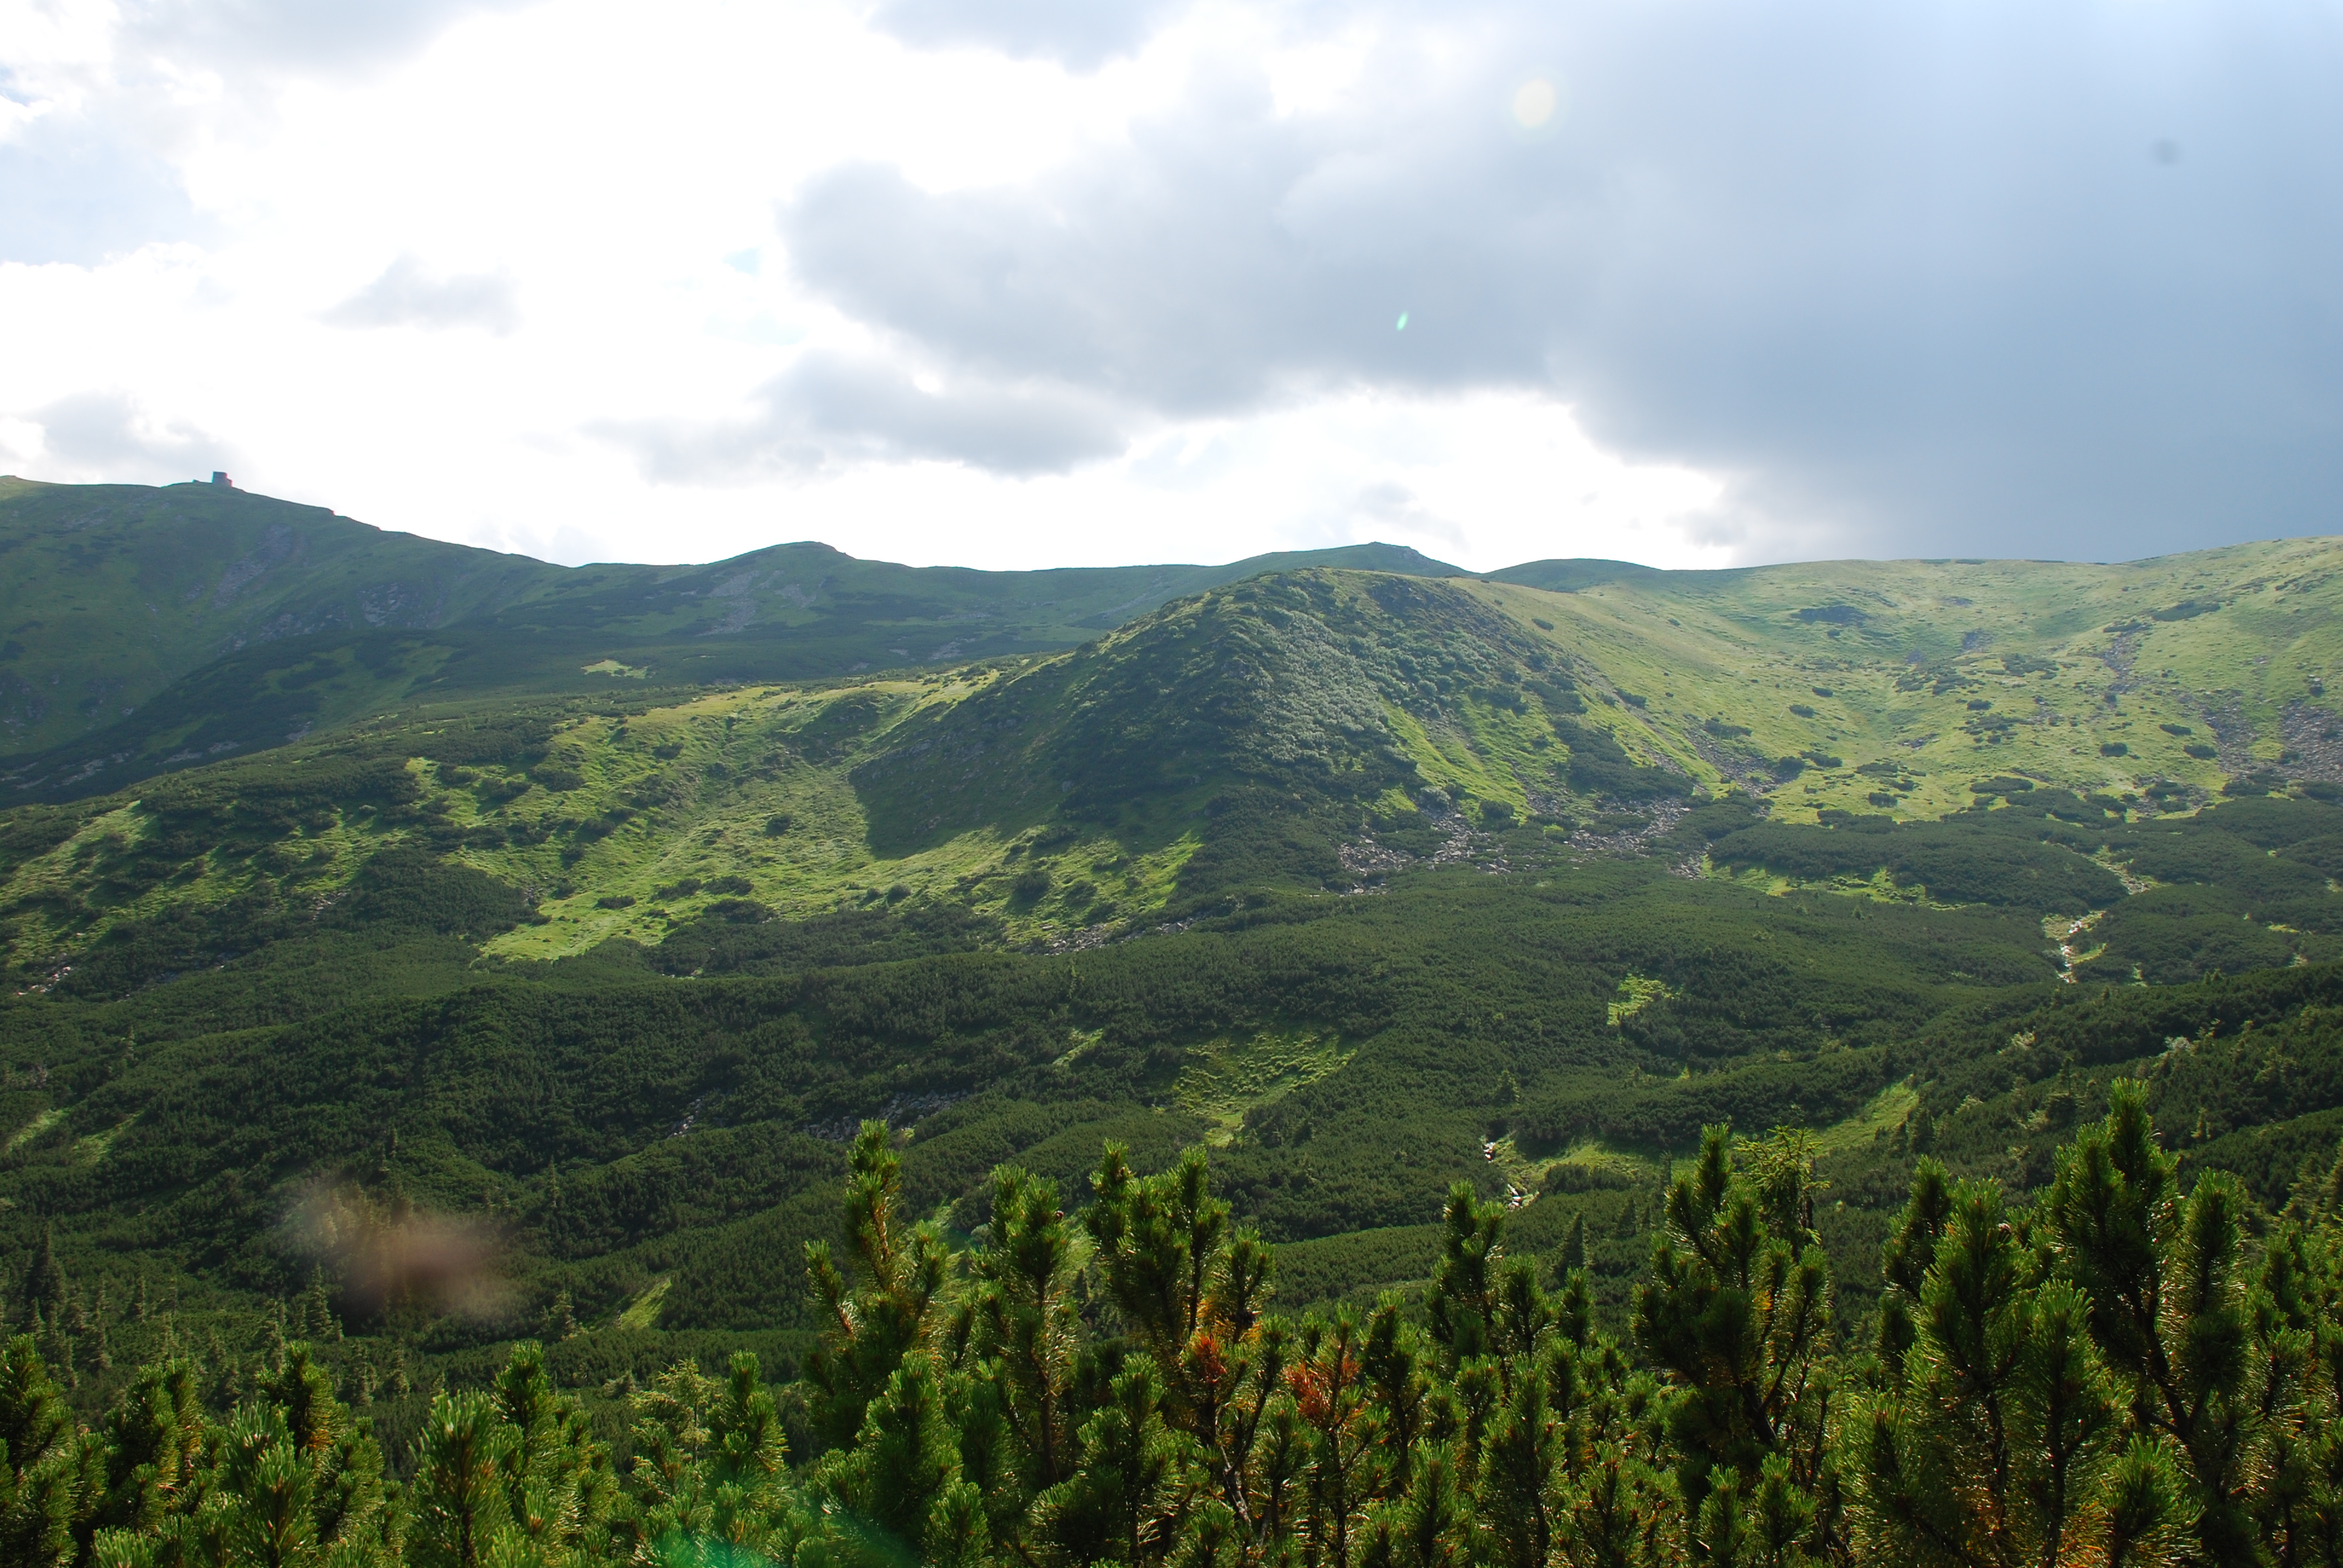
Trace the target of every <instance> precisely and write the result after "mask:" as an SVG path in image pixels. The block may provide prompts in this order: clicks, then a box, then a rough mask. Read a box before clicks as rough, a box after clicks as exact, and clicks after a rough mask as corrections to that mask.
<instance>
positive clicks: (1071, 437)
mask: <svg viewBox="0 0 2343 1568" xmlns="http://www.w3.org/2000/svg"><path fill="white" fill-rule="evenodd" d="M756 404H757V407H756V410H755V412H754V413H753V414H752V415H751V416H750V417H747V418H744V419H740V420H736V421H730V422H716V423H711V422H702V421H690V422H682V421H652V422H640V421H639V422H608V423H605V424H603V425H600V426H598V427H595V428H594V429H593V430H592V431H591V432H590V433H591V434H594V435H597V436H599V437H603V438H605V439H608V440H613V441H616V442H618V444H620V445H622V446H624V447H628V448H630V449H631V450H632V451H633V452H634V453H635V455H636V457H637V459H638V460H639V462H640V463H641V464H642V467H643V469H644V471H645V472H646V473H647V474H649V476H650V477H652V478H653V479H656V480H659V481H662V482H668V483H687V484H705V483H718V484H723V483H737V482H739V481H742V480H746V479H750V478H753V477H758V476H759V475H761V474H766V473H770V472H774V471H799V472H809V471H813V470H818V469H822V468H831V467H842V466H847V465H851V464H856V463H864V462H884V461H891V460H902V459H922V458H924V459H932V460H938V461H943V462H953V463H968V464H972V465H975V466H978V467H985V468H990V469H993V470H996V471H998V472H1001V473H1008V474H1020V475H1031V474H1042V473H1055V472H1062V471H1063V470H1065V469H1068V468H1071V467H1075V466H1076V465H1078V464H1080V463H1082V462H1086V461H1090V460H1092V459H1095V458H1099V457H1111V456H1112V455H1114V454H1115V453H1117V452H1120V451H1121V449H1122V447H1123V445H1124V441H1125V437H1124V435H1123V433H1122V429H1121V423H1120V422H1119V420H1118V418H1117V417H1116V414H1115V411H1114V410H1113V409H1112V408H1111V407H1109V406H1108V405H1106V404H1105V403H1103V402H1102V401H1101V399H1099V398H1097V397H1090V396H1086V395H1084V394H1082V393H1080V392H1076V391H1069V390H1067V389H1066V388H1064V387H1055V386H1050V385H1030V384H1029V385H1017V384H1005V383H1001V382H981V381H980V382H969V381H965V380H963V381H961V382H960V383H958V384H955V385H953V386H951V387H948V388H946V389H944V390H941V391H938V392H929V391H925V390H923V389H921V388H920V387H919V386H918V385H917V384H916V383H915V382H914V381H912V380H911V379H910V377H907V376H906V375H904V374H903V373H902V371H901V370H900V369H899V368H897V367H891V366H888V365H883V364H880V363H878V362H876V361H873V360H870V359H867V358H850V357H842V356H839V355H831V354H809V355H806V356H805V357H802V358H800V359H799V361H798V363H797V364H796V365H795V366H794V367H791V368H790V369H789V371H788V372H787V373H786V374H784V375H782V376H780V377H777V378H775V379H774V380H773V381H771V382H769V383H768V384H767V385H766V386H765V387H763V388H761V389H760V391H759V394H758V397H757V398H756Z"/></svg>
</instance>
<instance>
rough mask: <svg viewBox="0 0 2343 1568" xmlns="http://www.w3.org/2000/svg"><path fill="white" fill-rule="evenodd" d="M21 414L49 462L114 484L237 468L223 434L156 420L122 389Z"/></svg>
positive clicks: (62, 400)
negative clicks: (31, 426)
mask: <svg viewBox="0 0 2343 1568" xmlns="http://www.w3.org/2000/svg"><path fill="white" fill-rule="evenodd" d="M19 417H21V418H24V419H26V420H29V421H30V422H32V423H33V424H35V425H38V426H39V427H41V435H42V447H43V451H42V457H43V459H44V460H45V462H47V463H51V464H54V465H57V466H61V467H63V468H64V469H66V470H70V471H72V472H74V473H76V474H88V475H94V476H96V477H101V478H104V479H106V480H110V481H114V482H116V483H125V484H126V483H131V482H140V481H143V482H147V483H161V484H168V483H170V482H172V481H174V480H178V479H192V478H198V477H202V476H204V475H205V474H206V473H208V472H210V470H212V469H213V468H227V469H229V470H231V471H233V469H234V466H235V461H236V457H235V454H234V452H233V451H232V450H231V449H230V448H229V447H227V446H226V444H225V443H224V442H222V441H221V440H220V439H219V437H216V436H213V435H211V434H210V433H208V432H206V431H205V430H203V429H200V428H198V427H196V426H194V425H189V424H186V423H185V422H182V421H172V422H168V423H159V424H158V423H157V422H156V421H154V420H152V419H149V418H147V417H146V415H145V413H144V412H143V411H142V410H141V409H140V408H139V407H138V405H137V403H136V401H135V400H134V399H133V398H131V397H129V396H128V395H127V394H126V393H122V392H116V391H92V392H76V393H75V394H73V395H72V396H71V397H60V398H58V399H57V400H56V401H55V402H54V403H50V404H48V405H46V406H45V407H39V408H35V409H31V410H29V411H27V412H25V413H24V414H22V415H20V416H19Z"/></svg>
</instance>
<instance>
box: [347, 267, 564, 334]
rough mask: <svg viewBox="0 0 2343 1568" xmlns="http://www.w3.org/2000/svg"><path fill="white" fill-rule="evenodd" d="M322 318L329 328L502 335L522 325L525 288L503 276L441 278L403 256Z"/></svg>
mask: <svg viewBox="0 0 2343 1568" xmlns="http://www.w3.org/2000/svg"><path fill="white" fill-rule="evenodd" d="M319 319H320V320H322V321H324V322H325V323H326V324H327V326H329V327H427V328H432V329H446V328H449V327H478V328H480V329H481V330H483V331H486V332H491V333H494V334H496V335H497V336H498V337H502V336H504V335H506V334H508V333H509V332H511V331H512V330H513V329H514V328H515V327H518V326H519V325H520V298H519V290H518V287H517V286H515V284H514V282H513V280H512V279H511V278H510V277H508V276H506V275H505V274H503V273H500V272H495V273H488V272H478V273H458V274H456V275H454V276H447V277H440V276H436V275H434V274H432V273H431V272H429V271H427V270H426V269H425V267H424V266H423V264H422V263H421V262H419V261H417V260H416V259H415V257H413V256H400V257H399V258H398V259H397V261H394V262H392V263H391V264H390V266H387V267H386V268H384V269H383V274H382V276H380V277H377V278H376V279H375V280H374V281H373V282H372V283H369V284H367V286H365V287H364V288H361V289H359V290H358V291H357V293H356V294H353V295H351V296H350V297H348V298H347V299H345V300H343V301H342V302H341V303H340V304H339V305H337V306H335V307H333V308H332V309H330V310H328V311H327V312H326V313H325V314H324V315H323V316H322V317H319Z"/></svg>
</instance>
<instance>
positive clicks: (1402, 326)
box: [1392, 310, 1407, 332]
mask: <svg viewBox="0 0 2343 1568" xmlns="http://www.w3.org/2000/svg"><path fill="white" fill-rule="evenodd" d="M1392 330H1393V332H1405V331H1406V330H1407V312H1406V311H1404V310H1403V311H1401V312H1400V313H1399V325H1398V326H1396V327H1393V328H1392Z"/></svg>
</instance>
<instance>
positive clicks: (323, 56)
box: [120, 0, 531, 76]
mask: <svg viewBox="0 0 2343 1568" xmlns="http://www.w3.org/2000/svg"><path fill="white" fill-rule="evenodd" d="M529 3H531V0H365V4H363V5H352V4H349V3H348V0H132V3H131V4H129V5H125V6H124V7H123V8H122V14H121V23H120V25H121V28H122V35H121V37H122V47H123V49H124V51H125V52H126V53H127V54H131V55H148V56H154V57H159V58H164V59H168V60H171V61H174V62H176V63H179V64H182V65H199V66H202V67H204V68H206V69H210V70H215V71H217V72H219V73H221V74H222V75H228V76H236V75H246V74H249V73H252V72H255V71H266V72H271V73H282V72H300V73H305V74H312V73H320V72H323V73H334V74H359V75H373V74H378V73H380V72H381V71H383V70H385V69H387V68H388V67H390V66H392V65H397V64H398V63H400V62H401V61H403V60H405V59H407V58H408V57H410V56H412V55H415V54H416V53H417V52H418V51H420V50H421V49H422V48H423V47H424V46H425V45H427V44H429V43H430V42H431V40H432V39H433V38H434V37H436V36H437V35H439V34H440V33H442V32H444V31H445V30H446V29H447V27H449V26H450V25H454V24H455V23H457V22H458V21H461V20H462V19H463V18H464V17H466V16H468V15H478V14H481V13H487V12H497V11H511V10H517V9H518V8H519V7H520V6H522V5H527V4H529Z"/></svg>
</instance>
